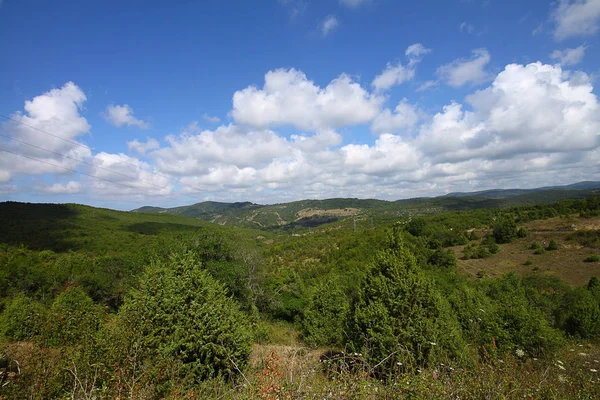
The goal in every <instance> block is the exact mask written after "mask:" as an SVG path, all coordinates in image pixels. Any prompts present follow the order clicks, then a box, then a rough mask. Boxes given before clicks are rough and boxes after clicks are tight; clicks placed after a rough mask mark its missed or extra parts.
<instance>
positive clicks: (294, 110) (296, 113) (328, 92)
mask: <svg viewBox="0 0 600 400" xmlns="http://www.w3.org/2000/svg"><path fill="white" fill-rule="evenodd" d="M383 100H384V99H383V98H381V97H379V96H377V95H374V94H370V93H369V92H368V91H367V90H365V89H363V88H362V87H361V86H360V84H358V83H357V82H354V81H353V80H352V79H351V78H350V77H349V76H348V75H345V74H342V75H340V76H339V77H338V78H336V79H334V80H332V81H331V82H330V83H329V84H328V85H327V86H326V87H324V88H321V87H319V86H317V85H315V84H314V83H313V82H312V81H310V80H308V79H307V77H306V75H305V74H304V73H303V72H302V71H298V70H295V69H293V68H292V69H278V70H274V71H269V72H267V74H266V75H265V84H264V86H263V88H262V89H259V88H257V87H255V86H249V87H247V88H246V89H243V90H240V91H237V92H235V94H234V95H233V110H232V111H231V115H232V117H233V119H234V120H235V121H236V122H237V123H238V124H243V125H250V126H253V127H257V128H265V127H270V126H278V125H279V126H281V125H292V126H295V127H296V128H298V129H302V130H311V131H319V130H324V129H336V128H339V127H343V126H349V125H356V124H362V123H367V122H369V121H371V120H372V119H373V118H374V117H375V116H376V115H377V114H378V113H379V110H380V108H381V104H382V103H383Z"/></svg>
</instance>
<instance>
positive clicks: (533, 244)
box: [529, 242, 543, 250]
mask: <svg viewBox="0 0 600 400" xmlns="http://www.w3.org/2000/svg"><path fill="white" fill-rule="evenodd" d="M529 248H530V249H531V250H537V249H543V247H542V245H541V244H539V243H538V242H533V243H531V245H530V246H529Z"/></svg>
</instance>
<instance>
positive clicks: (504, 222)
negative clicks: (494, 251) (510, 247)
mask: <svg viewBox="0 0 600 400" xmlns="http://www.w3.org/2000/svg"><path fill="white" fill-rule="evenodd" d="M515 236H517V224H516V223H515V220H514V218H513V217H511V216H506V217H503V218H502V219H501V220H500V222H498V223H497V224H496V225H495V226H494V238H495V239H496V242H497V243H509V242H511V241H512V240H513V238H514V237H515Z"/></svg>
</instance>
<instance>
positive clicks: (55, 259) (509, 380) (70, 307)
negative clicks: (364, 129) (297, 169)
mask: <svg viewBox="0 0 600 400" xmlns="http://www.w3.org/2000/svg"><path fill="white" fill-rule="evenodd" d="M573 197H575V198H571V199H566V200H559V201H554V200H555V199H550V201H549V202H548V201H544V202H542V201H533V200H532V201H521V202H516V201H515V200H514V198H513V199H512V200H511V201H512V203H511V202H504V203H502V204H498V203H490V201H492V200H488V201H486V202H484V203H482V202H479V201H473V200H470V199H469V198H455V199H451V200H444V202H443V204H442V203H439V201H438V204H437V206H436V207H437V208H436V207H433V206H434V205H435V204H433V201H428V202H427V203H424V204H425V206H423V207H418V206H414V205H415V204H418V202H419V201H418V200H412V201H411V203H407V204H410V205H411V207H408V206H407V205H406V204H403V205H402V207H401V208H397V209H394V210H395V211H393V212H392V211H390V210H391V208H390V207H392V205H389V204H383V202H379V201H374V200H371V201H368V203H362V202H357V201H355V199H336V200H332V201H330V203H327V204H324V203H319V202H313V203H303V204H301V205H297V206H295V205H290V207H289V208H288V209H287V211H286V213H287V214H284V213H283V212H282V213H280V214H278V216H279V218H280V219H281V218H285V219H286V221H287V222H288V224H286V225H282V224H281V223H280V220H277V221H274V222H273V223H272V224H267V223H262V224H255V223H252V221H251V218H250V217H248V215H250V216H251V215H252V214H251V213H252V212H253V210H254V211H255V207H254V206H252V205H251V204H250V203H238V204H241V205H239V206H237V208H238V209H240V208H241V209H243V212H244V213H246V214H244V215H246V217H244V218H245V219H243V223H239V224H234V225H236V226H230V225H232V224H225V223H221V224H220V223H218V222H219V221H214V222H216V223H214V222H209V221H211V220H212V219H214V218H213V216H212V215H208V214H207V215H205V218H204V219H208V221H207V220H204V219H200V217H197V218H193V217H191V216H188V215H185V213H183V214H180V213H175V212H168V213H167V212H156V213H154V211H161V210H160V209H156V210H154V209H145V210H144V209H141V210H137V211H138V212H121V211H114V210H108V209H100V208H93V207H88V206H83V205H76V204H29V203H16V202H5V203H0V221H2V229H1V230H0V399H100V398H102V399H104V398H107V399H117V398H118V399H125V398H127V399H164V398H168V399H204V398H215V399H217V398H218V399H322V398H334V399H361V398H372V399H379V398H389V399H431V398H448V399H457V398H460V399H513V398H514V399H516V398H519V399H522V398H528V399H570V398H573V399H575V398H580V399H596V398H600V372H598V371H600V347H599V345H598V344H599V343H598V339H599V335H600V280H598V279H597V276H598V277H600V274H599V273H598V271H599V269H598V268H599V266H600V256H599V254H600V198H598V197H595V196H594V195H593V194H590V193H586V196H585V197H583V196H573ZM581 197H583V198H581ZM494 201H496V200H494ZM458 202H459V203H458ZM440 204H442V205H443V207H442V206H441V205H440ZM451 204H454V205H455V206H451ZM457 204H459V205H458V206H457ZM469 204H470V205H469ZM413 206H414V207H413ZM211 207H214V205H212V206H211ZM279 207H280V208H281V206H279ZM394 207H397V206H394ZM327 208H329V209H345V210H346V211H347V210H350V209H355V208H356V209H357V210H358V211H356V212H338V214H336V215H335V217H331V215H330V214H327V212H321V211H323V210H324V211H326V209H327ZM321 209H323V210H321ZM301 210H304V214H302V213H301V212H300V211H301ZM306 210H308V211H306ZM315 210H317V211H315ZM144 211H147V212H144ZM203 212H207V211H203ZM216 212H220V213H222V214H225V213H224V212H223V209H222V208H219V209H218V210H217V211H216ZM227 212H230V214H227V215H229V216H230V217H231V218H234V216H233V215H234V214H232V212H231V210H229V211H227ZM270 212H271V211H270ZM248 213H250V214H248ZM306 216H309V217H310V218H308V219H306V218H307V217H306ZM315 216H316V217H318V218H315ZM328 216H329V217H328ZM248 218H250V220H249V219H248ZM303 218H305V219H303ZM240 221H242V219H240ZM249 221H250V222H249ZM294 221H296V222H298V223H294ZM307 221H312V222H310V223H307ZM263 222H264V221H263ZM287 225H289V226H287ZM515 260H516V261H515Z"/></svg>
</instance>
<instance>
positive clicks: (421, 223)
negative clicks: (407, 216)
mask: <svg viewBox="0 0 600 400" xmlns="http://www.w3.org/2000/svg"><path fill="white" fill-rule="evenodd" d="M426 228H427V224H426V222H425V220H424V219H423V218H412V219H411V220H410V222H409V223H408V225H407V226H406V230H407V231H408V233H410V234H411V235H413V236H417V237H418V236H423V235H425V234H426Z"/></svg>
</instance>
